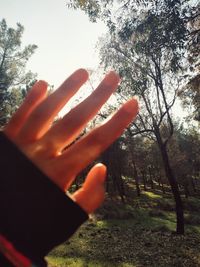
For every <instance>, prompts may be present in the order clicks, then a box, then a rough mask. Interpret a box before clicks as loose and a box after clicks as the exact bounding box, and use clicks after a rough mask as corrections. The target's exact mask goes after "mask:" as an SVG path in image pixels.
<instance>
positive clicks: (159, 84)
mask: <svg viewBox="0 0 200 267" xmlns="http://www.w3.org/2000/svg"><path fill="white" fill-rule="evenodd" d="M114 4H115V5H114ZM68 6H70V7H71V8H74V9H77V8H80V9H81V10H83V11H84V12H86V13H87V14H88V15H89V17H90V19H91V20H92V21H96V20H97V19H99V18H100V19H102V20H104V21H105V22H106V23H107V25H108V28H109V34H108V35H107V37H106V39H105V40H103V39H102V40H101V43H100V47H101V48H100V49H101V55H102V63H103V64H104V66H105V67H107V66H109V67H110V66H112V67H113V68H114V69H116V70H117V71H118V72H119V73H120V74H121V76H122V77H123V80H124V82H123V83H122V84H121V86H120V88H119V92H120V94H121V95H123V97H124V96H132V95H134V94H137V95H139V96H140V103H141V104H140V106H141V107H140V110H141V111H140V114H139V116H138V120H137V122H136V123H135V124H134V125H133V127H131V128H130V130H131V132H132V136H134V135H135V134H143V135H144V134H148V135H149V137H150V138H154V139H156V141H157V144H158V147H159V150H160V153H161V157H162V161H163V166H164V169H165V173H166V177H167V178H168V180H169V183H170V185H171V189H172V192H173V195H174V198H175V202H176V215H177V233H178V234H183V233H184V216H183V206H182V201H181V197H180V192H179V188H178V184H177V180H176V178H175V175H174V173H173V170H172V166H171V164H170V158H169V154H168V143H169V141H170V139H171V137H172V135H173V133H174V126H173V120H172V115H171V108H172V106H173V104H174V102H175V100H176V98H177V93H178V92H179V91H180V88H181V86H182V85H183V84H184V83H185V84H186V82H187V79H184V77H185V76H184V74H186V72H187V70H188V68H189V67H191V64H190V65H189V64H188V61H187V58H186V57H185V55H186V53H187V51H188V44H189V41H190V39H191V38H190V37H191V33H190V31H189V28H188V23H189V21H191V20H192V18H194V17H197V16H198V14H196V13H195V12H196V10H195V7H194V5H193V2H192V1H189V0H185V1H180V0H160V1H151V0H150V1H145V0H144V1H142V0H141V1H140V0H129V1H127V0H122V1H114V0H110V1H98V0H96V1H90V0H88V1H78V0H77V1H68ZM114 14H115V16H114ZM103 42H104V43H103ZM102 43H103V45H102Z"/></svg>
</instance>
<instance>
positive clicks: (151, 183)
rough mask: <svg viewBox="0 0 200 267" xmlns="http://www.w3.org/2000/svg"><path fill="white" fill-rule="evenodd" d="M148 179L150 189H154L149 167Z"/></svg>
mask: <svg viewBox="0 0 200 267" xmlns="http://www.w3.org/2000/svg"><path fill="white" fill-rule="evenodd" d="M149 180H150V185H151V189H154V184H153V178H152V173H151V167H149Z"/></svg>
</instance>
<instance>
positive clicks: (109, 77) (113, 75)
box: [104, 71, 120, 85]
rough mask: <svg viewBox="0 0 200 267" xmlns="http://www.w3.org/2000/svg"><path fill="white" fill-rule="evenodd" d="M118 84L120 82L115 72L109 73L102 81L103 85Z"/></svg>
mask: <svg viewBox="0 0 200 267" xmlns="http://www.w3.org/2000/svg"><path fill="white" fill-rule="evenodd" d="M119 82H120V77H119V75H118V74H117V73H116V72H115V71H110V72H109V73H108V74H107V75H106V77H105V79H104V83H106V84H108V85H111V84H113V83H119Z"/></svg>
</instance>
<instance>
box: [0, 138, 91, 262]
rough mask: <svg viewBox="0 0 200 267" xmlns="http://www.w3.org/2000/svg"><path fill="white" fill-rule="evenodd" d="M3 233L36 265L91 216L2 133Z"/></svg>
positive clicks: (0, 209)
mask: <svg viewBox="0 0 200 267" xmlns="http://www.w3.org/2000/svg"><path fill="white" fill-rule="evenodd" d="M0 216H1V217H0V233H1V234H2V235H3V236H5V237H6V238H7V239H8V240H9V241H10V242H12V244H13V245H14V247H15V248H16V249H17V250H19V251H20V252H22V253H23V254H24V255H25V256H27V257H29V258H30V259H31V260H32V261H33V262H35V263H41V262H42V259H43V257H44V256H45V255H46V254H47V253H48V252H49V251H50V250H51V249H52V248H53V247H55V246H56V245H58V244H60V243H62V242H64V241H65V240H66V239H68V238H69V237H70V236H71V235H72V234H73V233H74V232H75V231H76V230H77V228H78V227H79V226H80V225H81V224H82V223H83V222H84V221H85V220H86V219H87V218H88V215H87V214H86V213H85V212H84V211H83V210H82V209H81V208H80V207H79V206H78V205H77V204H76V203H75V202H74V201H72V200H71V199H70V198H69V197H68V196H67V195H66V194H65V193H64V192H63V191H62V190H61V189H60V188H59V187H58V186H57V185H55V184H54V183H53V182H52V181H51V180H50V179H49V178H48V177H46V176H45V175H44V174H43V173H42V172H41V171H40V170H39V169H38V168H37V167H36V166H35V165H34V164H33V163H32V162H31V161H30V160H29V159H27V158H26V156H25V155H24V154H23V153H22V152H21V151H20V150H19V149H18V148H17V147H16V146H15V145H14V144H13V143H12V142H11V141H10V140H9V139H8V138H7V137H6V136H5V135H4V134H3V133H0Z"/></svg>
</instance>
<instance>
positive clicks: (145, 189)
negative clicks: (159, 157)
mask: <svg viewBox="0 0 200 267" xmlns="http://www.w3.org/2000/svg"><path fill="white" fill-rule="evenodd" d="M142 180H143V185H144V191H147V187H146V175H145V171H142Z"/></svg>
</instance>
